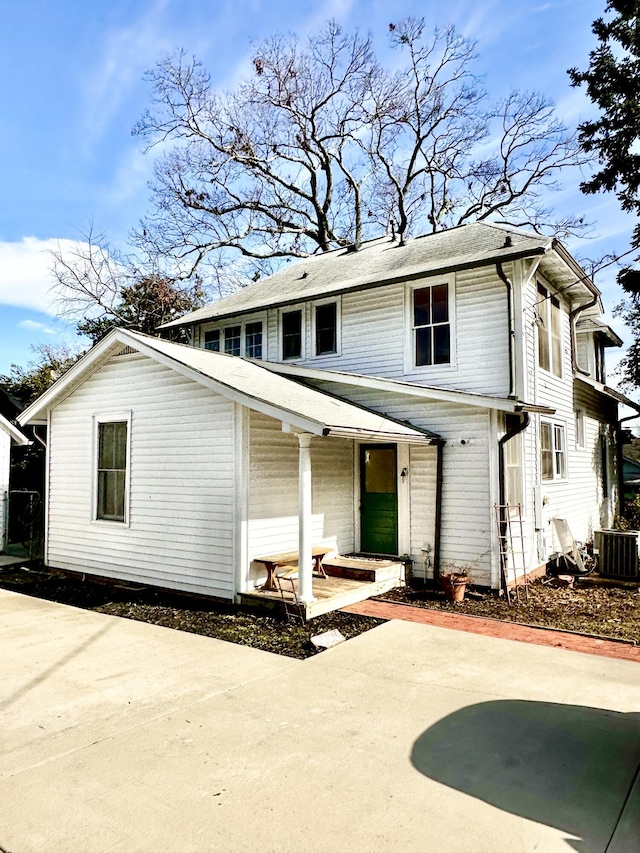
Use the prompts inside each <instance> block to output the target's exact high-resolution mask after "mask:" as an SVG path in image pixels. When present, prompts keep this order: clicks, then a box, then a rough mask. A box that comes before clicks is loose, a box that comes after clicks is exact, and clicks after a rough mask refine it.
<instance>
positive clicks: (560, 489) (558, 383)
mask: <svg viewBox="0 0 640 853" xmlns="http://www.w3.org/2000/svg"><path fill="white" fill-rule="evenodd" d="M542 282H543V284H545V286H547V287H549V285H548V283H546V282H545V281H544V279H542ZM550 290H551V291H552V288H550ZM523 297H524V298H523V306H524V311H523V317H524V329H525V346H524V348H523V349H524V353H525V359H526V361H525V366H524V367H525V369H524V374H525V394H526V398H527V400H529V401H531V402H533V403H537V404H539V405H544V406H549V407H551V408H553V409H555V410H556V413H555V414H554V415H549V416H540V415H532V417H531V424H530V426H529V427H528V428H527V430H526V433H525V458H526V481H525V529H526V532H527V537H528V550H529V554H530V562H529V565H530V567H531V568H533V567H534V566H536V565H538V564H540V563H543V562H545V561H546V560H547V558H548V557H549V555H550V554H552V553H553V552H554V551H556V550H558V549H559V547H560V546H559V542H558V541H557V538H556V536H555V531H554V528H553V523H552V519H553V518H554V517H560V518H566V519H567V521H568V522H569V526H570V528H571V532H572V534H573V536H574V538H575V539H577V540H579V541H582V542H587V541H590V540H592V539H593V531H594V530H597V529H599V528H600V527H602V526H609V525H610V524H611V522H612V521H613V518H612V510H613V507H614V506H615V503H616V500H617V495H616V493H617V488H616V472H615V458H614V450H613V442H612V443H611V452H610V459H609V472H608V473H609V478H608V479H609V486H610V492H609V495H608V496H607V495H603V493H602V477H601V475H602V465H601V450H600V434H601V432H602V430H603V428H604V429H606V424H607V423H615V419H616V405H615V403H614V402H613V401H611V400H608V399H607V398H605V397H603V395H601V394H599V393H598V392H596V391H592V390H591V389H589V388H588V387H586V386H585V385H583V384H581V383H579V382H576V380H575V379H574V377H573V372H572V364H571V331H570V324H569V313H568V312H569V310H570V306H569V305H568V304H567V303H566V301H565V300H563V299H562V298H560V301H561V304H562V307H563V316H562V323H563V326H562V331H563V364H562V368H563V375H562V377H557V376H554V375H553V374H551V373H549V372H547V371H545V370H542V369H540V368H539V367H538V350H537V327H536V322H535V316H536V315H535V311H536V307H535V306H536V302H537V300H538V298H539V297H538V294H537V291H536V278H535V277H534V278H533V280H532V281H531V282H530V283H529V284H528V286H527V287H526V290H525V292H524V294H523ZM580 337H583V336H578V340H580ZM576 409H581V410H582V411H583V412H584V414H585V420H584V423H585V445H584V447H579V446H578V443H577V437H576ZM541 420H547V421H550V422H552V423H557V424H561V425H563V426H564V427H565V436H566V443H567V454H566V460H567V477H566V478H565V479H562V480H554V481H542V478H541V468H540V422H541Z"/></svg>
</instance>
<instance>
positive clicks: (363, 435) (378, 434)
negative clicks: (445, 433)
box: [326, 427, 441, 444]
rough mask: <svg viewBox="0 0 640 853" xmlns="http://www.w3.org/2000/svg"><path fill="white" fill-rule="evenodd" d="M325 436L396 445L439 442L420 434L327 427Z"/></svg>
mask: <svg viewBox="0 0 640 853" xmlns="http://www.w3.org/2000/svg"><path fill="white" fill-rule="evenodd" d="M326 434H327V435H330V436H333V437H334V438H350V439H357V440H359V441H381V440H383V441H391V442H394V443H396V444H439V443H441V441H439V440H438V439H436V438H433V437H432V436H429V435H424V434H422V433H418V432H416V433H414V434H411V435H410V434H407V433H397V432H382V431H378V430H376V431H375V432H371V431H370V430H364V429H356V428H355V427H353V428H352V427H329V430H328V432H327V433H326Z"/></svg>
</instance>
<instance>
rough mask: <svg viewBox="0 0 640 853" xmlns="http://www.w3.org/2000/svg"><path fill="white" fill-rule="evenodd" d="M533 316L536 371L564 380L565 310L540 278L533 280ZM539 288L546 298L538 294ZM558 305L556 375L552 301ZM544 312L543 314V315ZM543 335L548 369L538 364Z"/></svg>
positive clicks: (557, 297) (552, 291) (555, 295)
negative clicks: (542, 336)
mask: <svg viewBox="0 0 640 853" xmlns="http://www.w3.org/2000/svg"><path fill="white" fill-rule="evenodd" d="M535 287H536V289H535V315H536V328H537V334H536V366H537V368H538V370H542V371H543V372H544V373H546V374H548V375H549V376H553V377H555V378H556V379H564V378H565V364H564V361H565V358H564V323H563V318H564V315H565V313H566V312H565V310H564V308H563V306H562V300H561V299H560V296H559V295H558V293H556V292H555V291H554V290H553V289H552V288H551V287H549V285H548V284H547V282H546V281H544V280H543V279H540V278H536V279H535ZM539 288H542V289H543V290H545V291H546V294H547V295H546V296H545V297H542V296H541V294H540V293H539ZM554 299H555V301H556V302H557V303H558V310H559V312H560V314H559V320H560V337H559V342H560V353H559V358H560V364H559V368H560V370H559V373H556V371H555V369H554V367H555V358H554V354H553V353H554V334H553V316H554V315H553V313H552V307H553V300H554ZM543 312H544V313H543ZM543 334H544V335H545V337H546V340H547V350H548V353H549V369H547V368H546V367H543V366H542V365H541V364H540V336H541V335H543Z"/></svg>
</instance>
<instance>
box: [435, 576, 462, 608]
mask: <svg viewBox="0 0 640 853" xmlns="http://www.w3.org/2000/svg"><path fill="white" fill-rule="evenodd" d="M440 580H441V581H442V588H443V589H444V594H445V595H446V597H447V598H448V599H449V601H454V602H456V603H458V602H460V601H464V594H465V591H466V589H467V578H466V577H464V576H463V575H442V577H441V578H440Z"/></svg>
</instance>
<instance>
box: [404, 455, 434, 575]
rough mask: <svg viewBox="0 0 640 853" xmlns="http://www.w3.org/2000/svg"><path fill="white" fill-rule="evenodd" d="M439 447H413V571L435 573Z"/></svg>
mask: <svg viewBox="0 0 640 853" xmlns="http://www.w3.org/2000/svg"><path fill="white" fill-rule="evenodd" d="M436 468H437V450H436V448H435V447H421V446H418V445H413V446H412V447H411V448H410V451H409V477H410V487H411V492H410V531H411V536H410V543H411V550H410V554H411V561H412V563H413V575H414V577H416V578H422V579H423V580H424V579H426V578H432V577H433V559H434V553H435V520H436Z"/></svg>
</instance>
